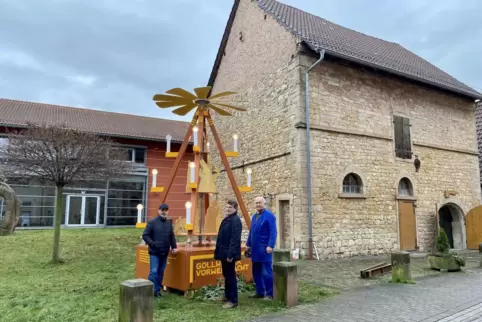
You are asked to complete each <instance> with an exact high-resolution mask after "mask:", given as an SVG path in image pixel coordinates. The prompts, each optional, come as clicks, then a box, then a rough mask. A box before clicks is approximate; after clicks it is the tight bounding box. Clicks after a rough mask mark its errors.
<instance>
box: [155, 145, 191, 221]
mask: <svg viewBox="0 0 482 322" xmlns="http://www.w3.org/2000/svg"><path fill="white" fill-rule="evenodd" d="M180 146H181V145H180V144H174V143H172V144H171V152H177V151H178V150H179V148H180ZM147 147H148V148H147V160H146V163H147V168H148V171H149V176H148V191H149V192H148V197H147V217H148V219H151V218H153V217H155V216H156V215H157V210H158V209H159V205H160V193H151V192H150V188H151V186H152V170H153V169H157V171H158V174H157V186H158V187H163V186H165V185H166V184H167V179H168V176H169V171H170V170H171V168H172V166H173V164H174V161H175V160H176V159H175V158H166V157H165V152H166V143H165V142H148V144H147ZM193 160H194V154H193V151H192V146H189V147H188V150H187V151H186V153H185V154H184V157H183V160H182V161H181V164H180V165H179V169H178V171H177V175H176V178H175V179H174V182H173V184H172V186H171V189H170V190H169V194H168V196H167V200H166V203H167V204H168V205H169V217H171V218H177V217H181V216H184V215H185V213H186V211H185V207H184V204H185V203H186V201H188V200H190V199H191V194H189V193H186V183H187V170H188V164H189V161H193Z"/></svg>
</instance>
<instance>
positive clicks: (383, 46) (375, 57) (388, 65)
mask: <svg viewBox="0 0 482 322" xmlns="http://www.w3.org/2000/svg"><path fill="white" fill-rule="evenodd" d="M256 2H257V3H258V6H259V7H260V8H261V9H262V10H264V11H265V12H266V13H268V14H270V15H271V16H273V17H274V19H275V20H276V21H277V22H278V23H279V24H280V25H282V26H284V27H285V28H286V29H287V30H288V31H289V32H291V33H292V34H293V35H294V36H296V37H298V38H300V39H301V40H302V41H304V42H305V43H306V44H307V45H308V46H309V47H310V48H311V49H312V50H314V51H315V52H320V51H321V50H322V49H324V50H325V53H326V54H327V55H331V56H335V57H339V58H343V59H346V60H349V61H354V62H357V63H359V64H362V65H366V66H370V67H374V68H377V69H380V70H384V71H386V72H388V73H392V74H396V75H398V76H402V77H405V78H409V79H412V80H415V81H419V82H422V83H425V84H428V85H432V86H435V87H438V88H441V89H445V90H448V91H451V92H455V93H459V94H462V95H465V96H468V97H470V98H473V99H477V98H482V94H481V93H479V92H477V91H476V90H474V89H472V88H470V87H469V86H467V85H465V84H463V83H462V82H460V81H458V80H456V79H455V78H453V77H452V76H450V75H448V74H447V73H445V72H444V71H442V70H441V69H439V68H437V67H435V66H434V65H432V64H430V63H429V62H427V61H426V60H424V59H422V58H421V57H419V56H417V55H415V54H414V53H412V52H410V51H409V50H407V49H405V48H403V47H402V46H400V45H398V44H396V43H393V42H389V41H385V40H382V39H378V38H375V37H371V36H368V35H365V34H363V33H360V32H357V31H354V30H351V29H348V28H345V27H342V26H340V25H337V24H334V23H332V22H330V21H328V20H325V19H323V18H320V17H317V16H315V15H312V14H310V13H307V12H305V11H302V10H299V9H296V8H293V7H291V6H288V5H285V4H283V3H280V2H278V1H275V0H256ZM238 3H239V0H236V1H235V5H234V6H233V12H234V11H235V10H236V9H237V5H238ZM233 12H232V13H231V16H230V19H229V20H228V25H227V26H226V31H225V35H224V37H227V34H229V30H230V29H231V25H232V21H233V20H234V17H233V16H234V14H233ZM225 43H226V42H225V41H224V39H223V41H222V42H221V48H220V52H219V53H218V57H217V58H216V62H215V65H214V68H213V72H212V74H211V78H210V80H209V83H210V85H212V83H214V79H215V77H216V73H217V69H218V67H219V64H220V63H221V59H222V55H221V53H222V52H224V48H222V47H224V46H225Z"/></svg>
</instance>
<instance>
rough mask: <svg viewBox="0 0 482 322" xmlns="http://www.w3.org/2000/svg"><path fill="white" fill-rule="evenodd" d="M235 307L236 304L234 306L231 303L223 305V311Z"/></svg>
mask: <svg viewBox="0 0 482 322" xmlns="http://www.w3.org/2000/svg"><path fill="white" fill-rule="evenodd" d="M236 306H238V304H237V303H236V304H234V303H231V302H227V303H226V304H224V305H223V309H232V308H235V307H236Z"/></svg>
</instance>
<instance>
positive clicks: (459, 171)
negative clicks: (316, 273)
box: [211, 0, 481, 258]
mask: <svg viewBox="0 0 482 322" xmlns="http://www.w3.org/2000/svg"><path fill="white" fill-rule="evenodd" d="M316 59H317V57H314V56H313V55H312V54H310V53H309V52H307V51H306V50H304V48H303V46H302V45H301V41H300V39H298V38H296V37H294V36H293V35H292V34H291V33H289V32H287V31H286V30H285V29H284V28H283V27H282V26H281V25H280V24H279V23H278V22H277V21H275V20H274V19H273V18H272V17H271V16H269V15H268V16H266V14H265V13H264V12H263V11H262V10H261V9H260V8H259V7H258V6H257V4H256V3H255V2H252V1H250V0H241V1H240V3H239V7H238V10H237V13H236V17H235V18H234V22H233V25H232V29H231V32H230V36H229V39H228V42H227V45H226V48H225V52H224V55H223V57H222V61H221V64H220V66H219V70H218V73H217V77H216V79H215V81H214V84H213V93H217V92H221V91H225V90H230V91H237V92H239V94H238V95H236V96H235V97H234V98H233V99H232V102H233V103H235V104H237V105H240V106H245V107H247V108H248V112H241V113H236V114H235V117H220V116H217V115H216V116H215V117H214V120H215V123H216V127H217V129H218V131H219V133H220V134H221V135H222V141H223V145H224V148H225V149H226V150H228V151H229V150H230V149H231V147H232V134H234V133H236V134H238V135H239V138H240V148H239V152H240V157H239V158H234V159H230V162H231V166H232V167H233V168H234V174H235V177H236V179H237V181H238V185H245V183H246V182H245V181H246V173H245V172H243V170H245V169H246V168H248V167H250V168H252V169H253V188H254V191H253V192H252V193H247V194H244V200H245V202H246V204H247V206H248V210H249V211H251V212H253V211H254V202H253V200H254V197H255V196H258V195H267V196H268V195H269V196H270V200H269V201H270V202H269V205H270V208H271V209H272V210H273V211H274V212H275V214H276V216H277V222H278V225H279V227H278V228H279V231H278V235H279V243H278V247H286V248H294V247H301V248H304V249H306V248H307V245H308V243H307V242H308V229H307V223H308V198H307V192H308V190H307V172H306V171H307V170H306V153H305V148H306V135H305V131H306V127H305V113H304V111H305V80H304V75H305V71H306V70H307V68H308V67H309V66H311V65H312V64H313V63H314V62H315V61H316ZM309 90H310V95H309V100H310V122H311V166H312V178H311V179H312V198H313V215H312V216H313V217H312V218H313V237H314V241H315V245H316V247H317V250H318V252H319V254H320V256H321V257H322V258H333V257H340V256H353V255H367V254H379V253H386V252H388V251H391V250H397V249H400V245H401V241H400V238H401V237H400V236H401V232H400V202H401V201H400V200H402V199H406V200H409V201H411V202H412V203H413V205H414V212H415V227H414V229H415V235H416V249H418V250H421V251H425V250H429V249H430V248H431V247H432V246H433V242H434V234H435V231H436V213H437V211H438V209H439V208H440V207H442V206H443V205H444V204H451V205H454V207H457V209H459V210H461V211H462V212H463V214H466V213H467V212H468V211H469V210H470V209H472V208H473V207H475V206H478V205H479V204H480V195H481V193H480V175H479V165H478V156H477V140H476V128H475V109H474V108H475V106H474V103H473V102H471V101H470V100H468V99H463V98H459V97H456V96H454V95H451V94H446V93H443V92H441V91H437V90H434V89H428V88H425V87H422V86H419V85H415V84H412V83H410V82H408V81H406V80H403V79H400V78H396V77H393V76H389V75H385V74H382V73H376V72H374V71H370V70H368V69H363V68H360V67H357V66H347V65H346V64H344V63H342V62H341V61H336V60H333V59H325V61H323V62H321V64H320V65H318V66H317V67H316V68H315V69H314V70H312V71H311V72H310V89H309ZM394 116H401V117H405V118H407V119H408V120H409V122H410V125H411V126H410V140H411V151H412V152H413V156H415V155H417V156H418V158H419V159H420V160H421V167H420V169H419V171H416V169H415V167H414V163H413V161H414V159H413V158H414V157H413V156H412V158H411V159H400V158H398V157H396V156H395V143H394V141H395V129H394V126H395V125H394V121H393V120H394ZM213 144H214V142H211V145H213ZM213 161H214V162H215V163H217V164H220V161H219V157H217V156H214V157H213ZM243 161H244V164H245V166H244V167H243V166H242V165H243ZM221 168H222V166H221ZM350 173H354V174H355V175H356V177H357V178H358V179H359V180H360V181H361V182H360V186H361V192H360V193H346V192H344V190H343V189H344V188H343V181H344V179H345V177H346V176H347V175H348V174H350ZM402 178H406V179H407V180H408V181H409V182H410V184H411V188H412V193H411V195H409V196H400V195H399V183H400V180H401V179H402ZM217 185H218V190H219V192H220V194H219V198H220V199H221V200H224V199H227V198H232V197H233V196H234V193H233V192H232V189H231V188H230V185H229V183H228V181H227V176H226V175H225V173H222V174H221V175H220V176H219V177H218V182H217ZM447 191H451V192H452V193H451V195H450V196H448V197H447V196H446V192H447Z"/></svg>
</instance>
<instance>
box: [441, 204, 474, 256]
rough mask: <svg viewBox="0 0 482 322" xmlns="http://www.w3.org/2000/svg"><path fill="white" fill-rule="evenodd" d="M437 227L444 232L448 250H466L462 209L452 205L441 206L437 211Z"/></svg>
mask: <svg viewBox="0 0 482 322" xmlns="http://www.w3.org/2000/svg"><path fill="white" fill-rule="evenodd" d="M438 217H439V218H438V224H439V227H440V228H442V229H443V230H445V233H446V234H447V237H448V239H449V244H450V248H453V249H465V248H467V243H466V233H465V217H464V213H463V211H462V209H460V207H459V206H457V205H456V204H453V203H448V204H445V205H443V206H442V207H441V208H440V209H439V211H438Z"/></svg>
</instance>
